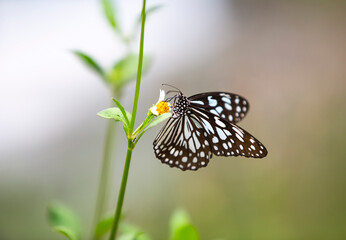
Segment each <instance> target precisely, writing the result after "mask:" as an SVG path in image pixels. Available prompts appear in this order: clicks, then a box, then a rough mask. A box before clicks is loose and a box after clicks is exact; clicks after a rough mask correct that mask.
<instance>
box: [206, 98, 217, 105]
mask: <svg viewBox="0 0 346 240" xmlns="http://www.w3.org/2000/svg"><path fill="white" fill-rule="evenodd" d="M208 102H209V105H210V106H211V107H215V106H216V105H217V101H216V100H215V99H213V98H212V96H209V97H208Z"/></svg>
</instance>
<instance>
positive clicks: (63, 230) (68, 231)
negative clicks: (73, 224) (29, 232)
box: [53, 226, 79, 240]
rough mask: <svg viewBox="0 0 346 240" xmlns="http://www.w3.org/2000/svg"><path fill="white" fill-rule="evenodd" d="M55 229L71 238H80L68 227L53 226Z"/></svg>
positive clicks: (71, 239) (73, 239)
mask: <svg viewBox="0 0 346 240" xmlns="http://www.w3.org/2000/svg"><path fill="white" fill-rule="evenodd" d="M53 230H54V231H56V232H58V233H61V234H62V235H64V236H65V237H67V238H68V239H70V240H78V239H79V238H78V237H77V236H76V234H75V233H74V232H73V231H72V230H71V229H70V228H68V227H64V226H58V227H53Z"/></svg>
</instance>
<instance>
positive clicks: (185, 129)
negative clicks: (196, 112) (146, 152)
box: [154, 116, 211, 171]
mask: <svg viewBox="0 0 346 240" xmlns="http://www.w3.org/2000/svg"><path fill="white" fill-rule="evenodd" d="M203 133H204V129H203V127H202V124H201V123H199V122H198V120H197V119H196V118H195V117H193V116H191V117H189V116H182V117H180V118H170V119H169V120H168V122H167V123H166V125H165V126H164V127H163V128H162V130H161V131H160V133H159V134H158V136H157V137H156V139H155V141H154V151H155V155H156V157H157V158H158V159H160V160H161V162H162V163H165V164H168V165H169V166H170V167H178V168H180V169H182V170H184V171H185V170H197V169H198V168H200V167H206V166H207V165H208V163H209V159H210V157H211V156H210V155H211V148H210V143H209V139H208V137H207V136H206V135H205V134H203Z"/></svg>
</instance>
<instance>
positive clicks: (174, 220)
mask: <svg viewBox="0 0 346 240" xmlns="http://www.w3.org/2000/svg"><path fill="white" fill-rule="evenodd" d="M190 224H191V221H190V217H189V215H188V214H187V212H186V211H185V210H184V209H181V208H179V209H176V210H175V211H174V213H173V214H172V217H171V220H170V223H169V225H170V226H169V227H170V231H171V233H175V232H176V231H177V230H178V229H180V228H181V227H183V226H185V225H190Z"/></svg>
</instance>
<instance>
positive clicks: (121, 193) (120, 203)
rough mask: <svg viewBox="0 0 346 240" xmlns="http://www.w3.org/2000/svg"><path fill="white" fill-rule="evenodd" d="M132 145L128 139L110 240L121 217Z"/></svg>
mask: <svg viewBox="0 0 346 240" xmlns="http://www.w3.org/2000/svg"><path fill="white" fill-rule="evenodd" d="M132 145H133V143H132V140H130V139H129V140H128V146H127V153H126V161H125V166H124V172H123V178H122V180H121V186H120V191H119V196H118V203H117V208H116V210H115V215H114V221H113V226H112V231H111V235H110V237H109V239H110V240H114V239H116V234H117V231H118V226H119V220H120V217H121V212H122V207H123V202H124V197H125V191H126V184H127V178H128V175H129V170H130V163H131V156H132V150H133V148H132Z"/></svg>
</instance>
